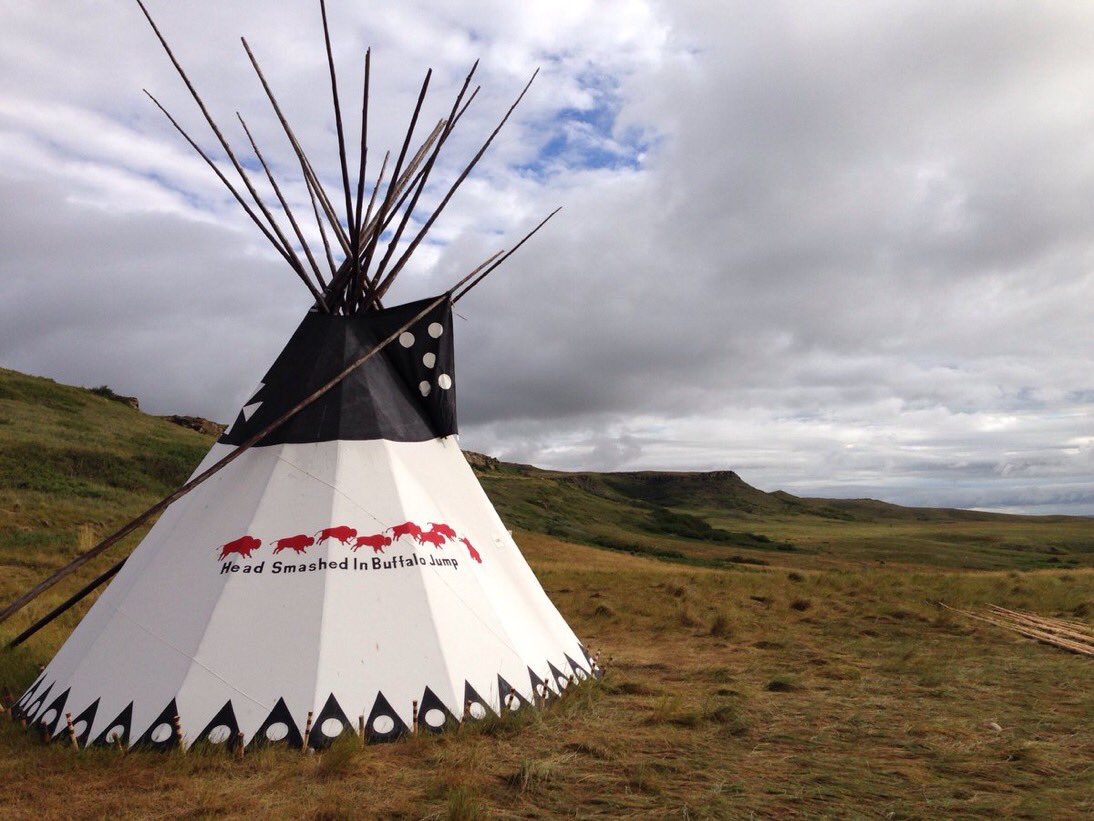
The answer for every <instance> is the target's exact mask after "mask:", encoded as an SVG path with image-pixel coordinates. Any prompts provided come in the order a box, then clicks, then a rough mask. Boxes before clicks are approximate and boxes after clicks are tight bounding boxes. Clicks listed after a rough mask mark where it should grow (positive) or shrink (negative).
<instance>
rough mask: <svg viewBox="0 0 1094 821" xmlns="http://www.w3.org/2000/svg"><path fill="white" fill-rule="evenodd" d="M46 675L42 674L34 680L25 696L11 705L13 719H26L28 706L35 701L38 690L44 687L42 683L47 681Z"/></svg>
mask: <svg viewBox="0 0 1094 821" xmlns="http://www.w3.org/2000/svg"><path fill="white" fill-rule="evenodd" d="M45 679H46V674H45V673H42V674H41V675H39V676H38V678H36V679H35V680H34V683H33V684H31V685H30V687H28V688H27V690H26V692H25V693H23V695H21V696H19V700H18V701H16V702H15V703H14V704H13V705H11V715H12V717H13V718H26V717H27V711H26V709H25V708H26V706H27V705H28V704H30V703H31V702H32V701H33V700H34V696H35V695H36V694H37V692H38V688H39V687H41V686H42V682H43V681H45Z"/></svg>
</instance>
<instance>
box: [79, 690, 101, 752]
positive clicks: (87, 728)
mask: <svg viewBox="0 0 1094 821" xmlns="http://www.w3.org/2000/svg"><path fill="white" fill-rule="evenodd" d="M99 701H100V699H95V700H94V701H93V702H91V703H90V704H89V705H87V706H86V707H84V711H83V712H82V713H80V714H79V715H78V716H76V717H75V718H74V719H72V726H73V727H79V726H80V724H81V723H82V724H83V729H80V730H77V732H76V743H77V744H79V745H80V746H81V747H84V746H86V745H87V740H88V739H89V738H90V737H91V725H92V724H94V723H95V715H96V714H97V713H98V712H99Z"/></svg>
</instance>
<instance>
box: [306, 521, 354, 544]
mask: <svg viewBox="0 0 1094 821" xmlns="http://www.w3.org/2000/svg"><path fill="white" fill-rule="evenodd" d="M356 535H357V531H356V530H354V529H353V528H352V527H346V526H345V525H339V526H338V527H327V528H324V529H323V530H320V531H319V532H318V533H316V534H315V536H316V539H315V540H316V543H317V544H322V543H323V542H325V541H326V540H327V539H337V540H338V541H340V542H341V543H342V544H349V543H350V541H351V540H352V539H353V537H354V536H356Z"/></svg>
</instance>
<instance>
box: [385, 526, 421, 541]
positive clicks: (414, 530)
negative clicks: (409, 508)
mask: <svg viewBox="0 0 1094 821" xmlns="http://www.w3.org/2000/svg"><path fill="white" fill-rule="evenodd" d="M388 530H390V531H391V538H392V541H394V540H396V539H399V538H400V537H402V536H409V537H410V538H412V539H417V538H418V537H419V536H421V535H422V529H421V528H420V527H418V526H417V525H416V524H414V522H403V523H402V524H401V525H395V527H389V528H388Z"/></svg>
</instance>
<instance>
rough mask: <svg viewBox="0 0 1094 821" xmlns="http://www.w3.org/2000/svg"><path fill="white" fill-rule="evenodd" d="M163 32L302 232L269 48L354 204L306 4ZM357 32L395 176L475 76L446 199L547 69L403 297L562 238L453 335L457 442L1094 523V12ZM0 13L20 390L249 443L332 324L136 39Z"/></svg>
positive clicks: (594, 10)
mask: <svg viewBox="0 0 1094 821" xmlns="http://www.w3.org/2000/svg"><path fill="white" fill-rule="evenodd" d="M151 8H152V10H153V13H154V14H156V15H157V17H158V18H159V19H160V22H161V24H162V26H163V28H164V30H165V32H166V33H167V35H168V37H169V38H170V39H171V40H172V42H173V44H174V45H175V47H176V50H177V51H178V53H179V55H180V58H181V59H182V60H183V61H184V62H185V63H186V65H187V66H188V67H189V68H190V70H191V72H192V74H193V76H194V79H195V81H196V82H197V83H198V85H199V87H200V88H202V90H203V92H204V93H205V95H206V96H207V98H208V100H209V102H210V105H211V107H212V108H213V110H214V111H215V112H216V114H217V116H218V118H219V119H220V120H221V121H222V124H225V125H226V124H228V123H229V122H231V118H232V115H233V112H234V111H235V110H236V109H237V108H239V109H240V110H242V111H243V113H244V115H245V116H247V118H248V122H250V123H252V124H253V125H254V126H255V129H256V133H257V135H258V137H259V139H260V141H261V143H262V144H263V146H269V149H268V153H269V154H270V156H271V157H272V158H273V159H274V161H275V164H276V165H277V167H278V169H279V171H280V172H281V173H282V174H283V176H285V177H286V179H287V180H290V181H292V182H291V184H290V186H289V190H290V191H291V192H292V193H291V196H292V198H293V200H294V203H295V204H296V205H298V206H299V208H300V210H302V211H303V210H306V208H307V207H308V206H306V205H305V201H306V200H305V198H306V194H305V193H304V189H303V188H302V187H301V186H300V185H299V184H298V183H297V182H295V177H294V176H293V175H292V174H291V170H292V165H291V162H290V159H291V157H290V156H289V155H288V151H287V149H286V147H285V146H284V145H283V144H282V143H283V141H282V140H281V139H280V137H279V134H278V131H277V124H276V121H275V120H274V119H273V118H272V116H271V115H270V114H269V112H268V111H267V109H266V106H265V103H264V101H263V100H262V99H261V97H260V96H259V95H260V89H259V88H258V87H257V85H256V83H255V81H254V79H253V77H252V76H251V75H250V74H249V73H248V71H249V69H248V67H247V65H246V63H245V61H244V58H243V55H242V53H241V51H240V49H239V46H238V40H237V39H236V37H237V36H238V35H239V34H246V35H247V36H248V40H249V41H250V42H251V43H252V45H253V46H254V47H255V50H256V52H257V53H258V54H259V56H260V59H263V60H264V63H265V64H266V67H267V71H268V73H269V74H270V75H271V79H272V81H273V82H274V85H275V87H277V88H278V91H279V96H280V97H281V98H282V100H283V102H286V103H287V104H288V105H287V107H288V108H289V109H290V116H291V117H292V118H293V121H294V123H297V124H298V130H299V131H300V133H301V135H302V138H303V139H304V141H305V143H306V144H307V146H308V149H309V153H310V154H311V156H312V157H313V159H315V160H317V161H318V163H319V164H320V166H321V169H320V170H321V173H322V174H323V176H324V178H325V179H326V180H327V182H328V183H329V184H330V185H331V186H334V185H336V184H337V174H338V171H337V155H336V152H335V142H334V137H333V131H332V128H333V125H332V118H331V115H330V111H329V110H330V105H329V100H328V99H327V98H326V97H325V96H324V94H325V93H326V92H325V91H324V89H325V88H326V86H325V82H326V80H325V75H324V72H325V65H324V63H323V61H322V54H321V49H320V46H321V33H320V30H319V27H318V14H317V12H316V9H315V8H314V7H313V4H311V3H300V4H292V5H290V6H288V7H286V8H285V9H282V8H281V7H279V9H278V12H277V13H276V14H270V13H268V10H267V11H266V12H263V13H258V10H259V9H261V8H264V7H262V6H260V5H259V4H251V3H238V4H216V3H211V2H195V3H188V4H185V6H183V5H180V4H169V3H152V4H151ZM331 13H332V15H333V16H334V18H335V20H337V21H339V25H338V26H337V30H338V31H337V35H336V37H335V48H336V53H337V56H338V58H339V62H340V65H344V66H346V68H344V69H343V71H344V72H345V73H344V75H343V76H344V77H345V87H346V88H347V89H352V90H353V91H352V92H351V91H348V90H347V91H346V92H345V93H346V95H347V97H348V96H351V95H352V94H356V93H357V91H356V89H358V87H359V85H358V84H359V82H360V80H359V78H358V77H357V75H356V73H355V72H357V71H359V68H357V67H356V66H358V65H359V62H360V57H361V53H362V52H363V49H364V47H365V45H372V46H373V49H374V52H373V53H374V57H375V59H376V63H375V66H376V68H377V70H378V75H379V77H380V79H378V80H377V83H378V85H377V87H376V97H375V98H374V99H381V100H383V101H384V102H383V105H382V107H377V108H374V119H375V123H374V129H375V131H374V143H375V144H376V145H393V144H394V143H395V142H396V140H397V139H398V135H399V133H400V132H401V130H402V129H403V128H404V127H405V122H406V120H405V118H406V117H407V116H408V114H409V111H410V107H411V104H412V100H413V95H414V94H415V92H416V90H417V84H418V83H419V82H420V77H421V74H422V73H423V71H424V68H425V67H426V66H427V65H432V66H433V67H434V69H435V71H436V73H437V85H438V86H439V91H438V94H437V97H436V98H435V100H434V102H433V103H432V105H433V108H431V109H429V116H430V117H433V116H436V117H439V116H441V112H442V111H443V109H444V105H445V100H446V99H447V98H448V95H449V94H451V93H453V92H454V90H455V88H456V87H457V84H458V83H459V81H460V80H461V79H462V73H463V71H465V70H466V67H467V65H468V64H469V63H470V62H471V61H472V60H474V59H475V58H476V57H482V60H483V80H482V81H483V84H484V90H483V95H482V99H481V100H479V101H477V102H476V105H475V107H474V108H473V109H472V110H471V112H469V117H468V120H467V123H466V125H462V126H461V130H462V132H463V133H462V136H461V137H460V139H459V140H458V141H457V143H456V145H455V146H454V149H455V150H454V152H453V155H452V157H451V158H450V159H449V160H448V164H447V165H446V167H445V168H444V169H442V170H443V171H445V172H447V173H448V175H449V177H451V175H452V174H453V173H455V172H456V171H458V167H459V163H460V161H461V159H465V158H466V157H467V155H468V154H469V153H470V152H472V151H473V150H474V142H475V140H476V139H477V137H478V136H479V135H480V134H483V133H485V132H486V131H487V130H488V129H489V128H490V127H492V121H493V119H494V118H496V117H497V116H498V115H499V114H500V113H501V111H503V110H504V108H505V106H506V105H507V104H508V100H509V99H510V98H511V96H512V95H513V94H514V93H515V92H516V90H517V89H518V88H519V87H520V85H521V84H522V82H523V79H524V78H526V77H527V75H528V74H530V72H531V70H532V69H533V68H534V67H535V66H537V65H540V66H542V67H543V71H542V75H541V77H540V79H539V80H537V84H536V86H534V88H533V93H532V95H531V96H530V98H529V99H528V101H527V105H526V106H525V107H523V108H522V109H521V110H520V114H519V117H518V120H517V121H516V122H515V123H514V124H513V126H512V128H511V129H509V130H508V131H507V132H504V133H503V136H502V138H501V139H500V141H499V144H498V145H497V147H496V148H497V150H496V151H495V152H493V153H492V154H491V155H490V157H489V159H488V161H487V162H486V163H485V164H484V166H483V167H482V168H481V170H480V172H477V174H476V177H475V179H474V181H473V182H472V183H470V184H469V185H468V186H467V187H466V189H465V190H463V191H461V193H460V195H459V197H458V198H457V200H456V201H455V202H454V203H453V205H452V207H451V208H450V209H449V211H448V212H446V215H445V217H444V218H443V220H442V223H441V224H440V225H439V226H438V232H437V234H436V236H435V242H432V243H430V244H429V245H428V247H426V248H423V253H422V254H420V258H419V260H418V261H417V262H416V264H415V265H414V266H412V268H411V269H408V273H407V275H406V277H405V278H404V281H402V282H401V283H400V286H399V291H398V296H400V297H405V298H413V297H417V296H421V295H424V294H426V293H432V292H435V291H437V290H439V289H440V288H443V287H445V286H446V285H447V284H448V283H449V282H451V281H452V280H454V279H455V278H456V277H457V276H458V275H460V274H461V273H463V272H465V271H467V270H469V269H470V268H472V267H474V265H476V264H477V263H478V262H479V261H480V260H481V259H482V258H484V257H485V256H487V255H488V254H489V253H490V252H492V251H493V250H495V249H496V248H498V247H503V246H504V245H505V243H507V242H511V241H512V240H511V238H512V237H513V236H515V235H519V233H520V232H521V231H523V230H525V229H526V228H527V227H530V225H532V224H534V222H535V221H537V220H538V219H539V218H540V217H541V216H542V215H543V214H545V213H546V212H547V211H549V210H551V209H553V208H554V207H555V206H556V205H560V204H561V205H564V206H565V207H564V210H563V211H562V212H561V213H560V214H559V216H558V217H557V218H556V219H555V221H554V222H552V223H551V225H550V226H549V228H548V229H547V230H545V232H544V233H543V234H542V235H540V236H539V237H537V238H536V240H535V241H534V242H533V243H530V244H529V245H528V246H526V248H525V249H522V251H521V252H520V254H519V255H518V256H515V257H514V258H513V260H512V261H511V263H510V264H509V265H507V266H506V268H504V269H502V270H499V271H498V272H497V273H496V274H495V275H494V276H493V277H492V278H491V279H490V280H488V281H487V283H486V284H485V285H484V286H483V287H481V288H479V289H478V290H476V291H475V292H473V293H472V294H471V295H470V296H469V297H468V298H467V299H466V300H465V301H463V302H461V303H460V304H459V305H458V306H457V307H458V313H459V314H460V315H461V316H462V317H463V318H464V319H463V320H458V324H457V335H458V336H457V339H458V348H459V350H458V352H459V355H460V360H459V389H460V399H461V420H462V429H463V441H464V444H465V445H466V446H469V447H473V448H477V449H483V450H487V451H490V452H495V453H497V454H499V455H502V456H504V457H505V458H510V459H515V460H519V461H524V462H533V463H537V464H543V465H547V466H551V467H560V468H600V469H638V468H672V469H717V468H732V469H735V470H738V471H739V472H740V473H741V474H742V475H743V477H744V478H745V479H746V480H748V481H751V482H753V483H755V484H758V485H760V486H762V487H765V488H769V489H771V488H775V487H783V488H785V489H787V490H791V491H792V492H796V493H806V494H807V493H825V494H830V495H840V496H846V495H856V496H858V495H869V496H876V497H880V498H885V499H890V500H892V501H897V502H903V503H910V504H930V505H966V506H976V507H985V508H996V509H1007V510H1028V511H1032V512H1055V511H1061V512H1076V513H1087V514H1090V513H1094V429H1092V424H1091V420H1092V418H1094V414H1092V404H1094V361H1092V357H1091V351H1092V350H1094V332H1092V331H1091V328H1092V327H1094V308H1092V307H1091V306H1092V305H1094V274H1092V273H1091V271H1092V266H1091V260H1092V258H1094V152H1092V151H1091V149H1090V146H1091V145H1094V140H1092V137H1094V115H1091V114H1090V112H1091V111H1094V108H1092V107H1091V105H1090V100H1089V87H1090V84H1089V79H1090V76H1091V74H1092V72H1094V55H1092V54H1090V53H1089V48H1087V44H1088V43H1089V42H1090V38H1091V36H1092V35H1094V13H1091V12H1088V11H1087V10H1086V9H1085V8H1084V7H1082V6H1064V5H1058V6H1051V7H1047V8H1046V7H1038V8H1036V9H1034V8H1032V7H1029V8H1027V7H1025V6H1022V5H1011V6H999V5H998V4H975V3H974V4H965V5H962V6H960V7H956V8H955V7H949V6H945V5H943V4H939V3H921V4H919V3H899V4H870V5H868V6H862V5H856V6H847V5H845V4H822V3H790V4H764V5H762V6H758V5H755V4H748V3H742V4H702V3H695V4H689V3H671V4H668V3H666V4H657V3H647V2H641V1H640V0H620V2H615V3H608V4H602V3H595V4H594V3H591V2H590V3H587V4H583V3H573V4H566V6H565V8H564V9H560V8H559V6H558V5H557V4H549V3H528V4H495V3H485V2H482V3H479V2H468V3H465V4H461V7H460V8H459V9H455V10H454V9H452V8H451V7H449V6H448V5H447V4H429V3H409V4H399V5H398V7H397V8H391V9H388V10H386V11H383V12H380V13H379V14H377V13H376V12H375V10H373V11H372V12H371V13H370V14H369V15H365V14H364V12H362V11H361V10H359V9H357V8H356V7H355V6H353V5H352V4H343V3H333V4H331ZM0 17H2V19H0V22H2V23H3V24H4V25H5V30H6V31H7V32H8V34H6V35H5V37H4V38H3V40H2V41H0V68H2V69H3V70H2V72H0V77H2V78H3V79H0V156H2V157H3V160H4V161H3V164H2V168H0V202H2V207H3V214H4V217H3V221H2V224H0V247H2V258H0V363H2V364H3V365H5V366H7V367H14V368H18V369H21V370H26V371H29V372H32V373H39V374H43V375H47V376H51V377H54V378H58V379H63V380H65V381H69V382H75V383H80V384H88V385H90V384H101V383H104V382H105V383H109V384H111V385H112V386H115V387H116V388H117V389H119V390H122V391H126V392H133V393H137V394H139V395H140V396H141V398H142V401H143V403H144V405H145V406H146V407H148V408H150V409H151V410H153V411H159V412H168V411H174V412H191V413H201V414H203V415H207V416H212V417H216V418H220V419H226V418H228V417H229V416H231V415H232V414H233V413H234V411H235V409H236V407H237V406H238V404H239V402H240V401H241V400H242V399H243V395H244V394H245V393H246V391H247V389H248V388H249V387H250V386H251V383H252V382H253V380H254V379H255V378H256V377H257V375H259V374H260V373H261V372H262V371H263V370H264V368H265V367H266V365H267V364H268V363H269V361H270V360H271V359H272V357H273V356H274V355H276V353H277V351H278V350H279V349H280V346H281V345H282V344H283V342H284V340H285V339H286V338H287V336H288V334H289V333H290V332H291V329H292V328H293V327H294V325H295V323H296V322H297V321H298V320H299V317H300V316H301V315H302V314H303V312H304V311H305V310H306V309H307V306H308V300H307V296H306V292H305V291H304V289H303V288H302V287H301V286H300V284H299V282H297V281H296V280H295V278H294V277H293V276H292V274H291V272H289V271H288V270H287V269H286V267H285V266H284V265H283V264H282V263H281V262H280V261H279V260H278V259H277V258H276V256H275V255H274V254H273V253H272V252H271V251H269V250H268V249H266V248H264V247H263V245H262V244H261V243H262V240H261V237H260V236H258V235H257V231H256V230H254V229H253V227H252V226H250V225H249V224H248V223H247V222H246V219H245V218H244V217H242V216H240V215H239V214H237V213H236V211H235V206H234V203H232V202H231V201H230V198H228V197H227V196H226V195H225V194H224V193H223V192H221V191H220V190H219V188H218V187H217V186H218V184H217V182H216V180H215V179H213V178H212V175H211V174H210V173H209V172H208V170H207V169H206V168H204V167H203V165H202V164H201V162H200V160H197V159H195V158H193V157H191V156H190V155H189V154H188V153H187V149H186V146H185V145H183V144H181V141H180V140H179V139H178V138H177V137H176V136H175V135H174V134H173V133H172V132H171V130H170V126H168V125H166V124H165V123H163V122H161V121H160V119H159V118H158V115H157V112H155V111H154V110H152V109H151V107H150V105H149V104H147V101H146V100H145V99H144V97H143V96H142V95H141V94H140V88H141V87H142V86H147V87H149V88H150V89H152V90H153V91H154V92H155V93H156V94H157V96H159V97H160V98H161V99H163V100H164V102H165V103H166V104H167V105H168V106H169V107H170V108H171V109H172V110H173V111H177V112H178V113H179V115H180V117H181V118H182V119H183V120H184V121H185V123H186V126H187V127H188V128H193V129H194V131H195V133H203V134H204V132H200V131H199V128H200V120H199V119H198V117H197V115H196V114H195V112H194V111H193V106H192V103H190V102H189V101H188V99H187V98H186V96H185V91H184V90H183V89H182V88H181V84H180V83H179V81H178V79H177V78H176V77H174V76H173V75H172V72H171V69H170V66H169V64H167V62H166V59H165V58H164V56H163V55H162V54H161V53H160V52H159V50H158V46H157V45H156V43H155V42H154V40H153V38H152V36H151V34H150V32H148V31H147V29H146V26H145V24H144V23H143V20H142V19H141V18H140V17H139V15H137V14H136V13H135V9H134V8H132V7H131V6H130V5H129V4H128V3H124V2H118V3H103V4H101V7H97V10H96V13H95V14H94V15H89V14H88V13H87V11H86V7H85V6H83V5H82V4H78V3H56V4H50V5H49V6H48V7H46V8H43V9H39V8H36V7H32V6H30V5H27V6H22V7H19V6H14V5H13V6H5V7H4V8H3V10H0ZM317 89H318V90H320V92H321V93H317ZM427 121H428V120H427ZM232 133H233V136H237V135H235V131H234V130H233V132H232ZM237 138H238V137H237ZM203 140H204V141H205V144H206V145H210V146H211V145H212V141H211V140H209V139H205V138H204V137H203ZM442 177H443V175H442ZM442 193H443V189H441V188H439V187H437V188H436V190H433V191H431V192H430V195H431V196H432V200H431V201H436V199H437V198H439V196H440V195H441V194H442Z"/></svg>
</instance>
